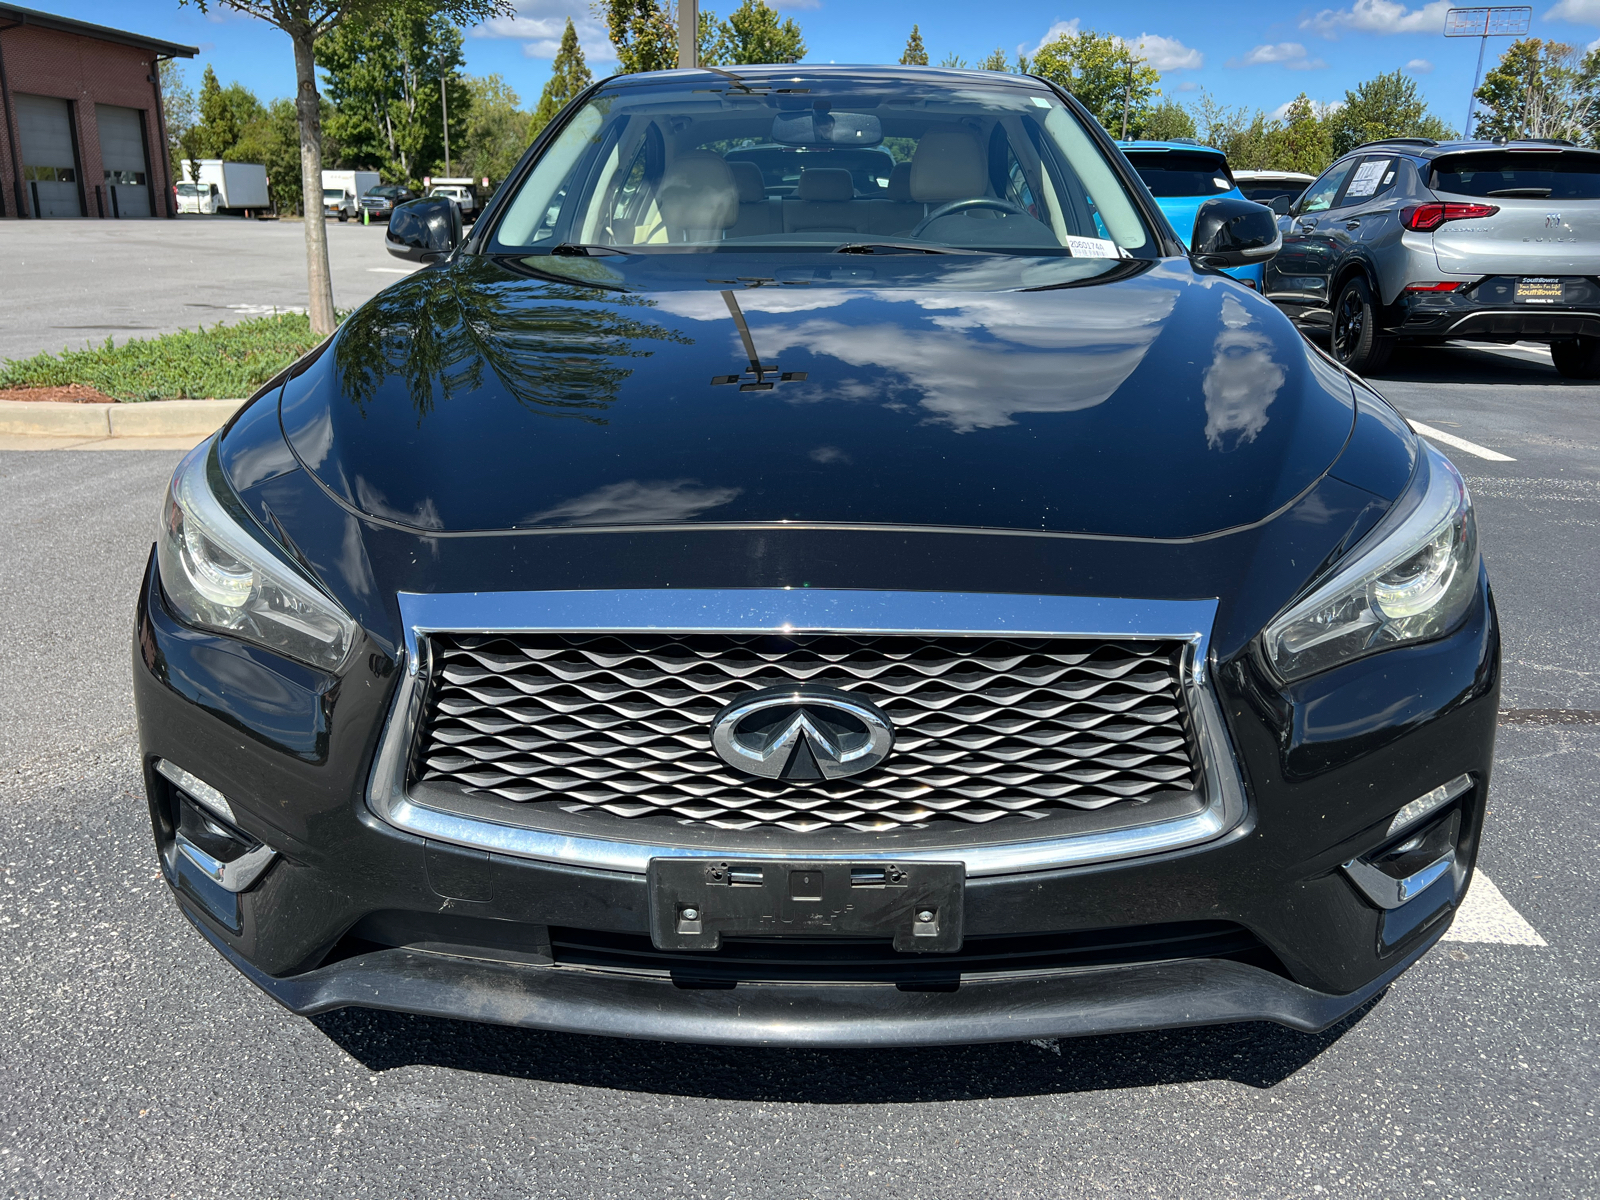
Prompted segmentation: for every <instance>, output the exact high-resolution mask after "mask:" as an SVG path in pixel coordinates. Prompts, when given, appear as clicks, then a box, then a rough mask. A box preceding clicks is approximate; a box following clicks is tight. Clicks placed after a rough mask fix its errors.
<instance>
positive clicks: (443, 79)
mask: <svg viewBox="0 0 1600 1200" xmlns="http://www.w3.org/2000/svg"><path fill="white" fill-rule="evenodd" d="M449 80H450V76H449V75H448V74H446V73H444V72H440V74H439V111H440V112H442V113H443V114H444V177H445V178H446V179H449V178H450V176H452V175H454V174H455V172H454V171H452V170H451V169H450V101H449V100H448V99H446V96H447V94H448V92H449V90H450V89H449V87H448V86H447V85H448V83H449Z"/></svg>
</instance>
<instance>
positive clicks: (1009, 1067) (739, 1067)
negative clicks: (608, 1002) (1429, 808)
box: [312, 995, 1382, 1104]
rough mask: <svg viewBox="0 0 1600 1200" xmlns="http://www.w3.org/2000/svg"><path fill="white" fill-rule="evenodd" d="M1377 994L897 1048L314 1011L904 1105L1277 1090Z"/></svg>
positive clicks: (494, 1060) (701, 1078)
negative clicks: (1172, 1087)
mask: <svg viewBox="0 0 1600 1200" xmlns="http://www.w3.org/2000/svg"><path fill="white" fill-rule="evenodd" d="M1381 999H1382V996H1381V995H1380V996H1378V997H1376V998H1374V999H1373V1000H1371V1001H1369V1002H1368V1003H1367V1004H1365V1005H1363V1006H1362V1007H1361V1008H1359V1009H1357V1010H1356V1011H1355V1012H1354V1013H1352V1014H1351V1015H1350V1016H1348V1017H1346V1018H1345V1019H1344V1020H1342V1021H1340V1022H1338V1023H1337V1024H1335V1025H1332V1026H1330V1027H1329V1028H1328V1029H1325V1030H1323V1031H1322V1032H1321V1033H1300V1032H1298V1031H1296V1030H1292V1029H1286V1028H1284V1027H1283V1026H1280V1025H1271V1024H1267V1023H1264V1022H1251V1023H1247V1024H1235V1025H1214V1026H1208V1027H1205V1028H1199V1029H1170V1030H1159V1031H1155V1032H1149V1033H1124V1034H1113V1035H1108V1036H1103V1037H1084V1038H1061V1039H1053V1038H1052V1039H1043V1040H1040V1041H1032V1042H1006V1043H999V1044H994V1045H982V1046H937V1047H925V1048H915V1049H903V1050H902V1049H896V1050H804V1049H779V1048H765V1047H756V1048H751V1047H730V1046H695V1045H687V1044H683V1043H676V1042H642V1041H627V1040H623V1039H618V1038H603V1037H590V1036H584V1035H581V1034H564V1033H541V1032H539V1031H536V1030H526V1029H512V1028H506V1027H504V1026H495V1025H481V1024H476V1023H473V1022H470V1021H455V1020H449V1019H445V1018H439V1017H418V1016H411V1015H408V1014H404V1013H393V1012H384V1011H380V1010H375V1009H360V1008H346V1009H339V1010H337V1011H335V1012H331V1013H324V1014H322V1015H321V1016H318V1017H314V1018H312V1023H313V1024H314V1025H316V1026H317V1028H319V1029H320V1030H321V1031H322V1032H323V1033H324V1034H325V1035H327V1037H328V1038H329V1039H330V1040H332V1041H333V1042H334V1043H335V1044H336V1045H338V1046H339V1047H340V1049H342V1050H344V1051H345V1052H346V1053H347V1054H349V1055H350V1056H351V1057H352V1058H354V1059H355V1060H356V1061H358V1062H360V1063H361V1064H362V1065H363V1066H365V1067H366V1068H367V1069H368V1070H371V1071H389V1070H394V1069H395V1068H397V1067H409V1066H434V1067H445V1068H448V1069H451V1070H456V1071H471V1072H475V1073H478V1074H485V1075H498V1076H505V1077H509V1078H513V1079H528V1080H537V1081H539V1082H543V1083H561V1084H574V1085H577V1086H580V1087H596V1088H609V1089H612V1090H616V1091H626V1092H648V1093H653V1094H658V1095H673V1096H683V1097H689V1098H696V1099H711V1100H746V1101H748V1100H754V1101H764V1102H774V1103H792V1104H904V1103H927V1102H937V1101H952V1100H989V1099H999V1098H1006V1097H1015V1096H1038V1095H1058V1094H1063V1093H1073V1092H1099V1091H1109V1090H1115V1089H1119V1088H1135V1087H1153V1086H1157V1085H1161V1084H1174V1083H1197V1082H1202V1081H1206V1080H1229V1081H1231V1082H1234V1083H1241V1084H1244V1085H1246V1086H1248V1087H1253V1088H1270V1087H1273V1086H1275V1085H1277V1084H1279V1083H1282V1082H1283V1081H1284V1080H1285V1079H1287V1078H1289V1077H1290V1076H1291V1075H1293V1074H1294V1073H1295V1072H1296V1071H1298V1070H1300V1069H1301V1068H1302V1067H1304V1066H1306V1065H1307V1064H1308V1063H1310V1062H1311V1061H1312V1060H1313V1059H1315V1058H1316V1057H1317V1056H1318V1055H1320V1054H1322V1052H1323V1051H1325V1050H1327V1049H1328V1048H1329V1047H1330V1046H1332V1045H1333V1044H1334V1043H1335V1042H1337V1041H1338V1040H1339V1039H1340V1038H1341V1037H1343V1036H1344V1035H1345V1034H1346V1033H1348V1032H1349V1031H1350V1030H1351V1029H1352V1028H1354V1027H1355V1025H1356V1024H1357V1023H1359V1022H1360V1021H1361V1020H1362V1018H1364V1017H1365V1016H1366V1014H1367V1013H1368V1012H1370V1011H1371V1010H1372V1009H1373V1007H1374V1006H1376V1005H1377V1003H1378V1002H1379V1001H1380V1000H1381Z"/></svg>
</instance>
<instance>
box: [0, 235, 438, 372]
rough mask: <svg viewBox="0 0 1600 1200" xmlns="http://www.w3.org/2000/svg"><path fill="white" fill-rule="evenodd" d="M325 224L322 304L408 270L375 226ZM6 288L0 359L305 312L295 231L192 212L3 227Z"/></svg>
mask: <svg viewBox="0 0 1600 1200" xmlns="http://www.w3.org/2000/svg"><path fill="white" fill-rule="evenodd" d="M327 227H328V262H329V267H330V269H331V271H332V273H333V301H334V304H335V305H337V306H338V307H339V308H341V309H347V308H354V307H356V306H357V305H359V304H361V303H363V302H365V301H367V300H369V299H371V298H372V297H373V296H375V295H376V294H377V293H378V292H380V291H382V290H383V289H384V288H386V287H388V286H389V284H391V283H393V282H394V281H395V280H396V279H398V278H400V277H401V276H402V275H408V274H410V273H411V272H412V271H413V270H415V267H413V266H411V265H410V264H407V263H404V262H402V261H401V260H400V259H397V258H392V257H391V256H390V255H389V253H388V252H387V251H386V250H385V249H384V248H383V231H384V226H383V225H381V224H377V223H374V224H372V225H362V224H360V223H359V222H349V223H346V224H341V223H339V222H338V221H329V222H327ZM219 266H220V267H221V269H219ZM5 290H6V295H7V296H8V297H9V298H10V299H11V300H12V301H13V303H11V304H9V305H7V311H6V319H5V320H4V321H0V359H7V358H24V357H26V356H28V355H32V354H37V353H39V352H40V351H41V350H50V351H57V350H60V349H61V348H62V347H63V346H66V347H70V348H72V349H74V350H77V349H81V348H82V347H83V346H84V345H85V344H86V343H93V344H95V345H100V344H101V343H103V342H104V341H105V340H106V338H108V337H110V338H113V339H115V341H116V342H117V344H118V345H121V344H122V343H123V342H125V341H127V340H129V339H130V338H138V337H152V336H154V335H155V334H158V333H171V332H173V331H175V330H179V329H193V328H194V327H195V326H196V325H215V324H216V323H217V322H219V321H221V322H225V323H227V324H230V325H231V324H233V323H234V322H236V321H242V320H245V319H247V318H249V317H259V316H265V315H267V314H269V313H273V312H284V311H286V310H295V311H299V312H304V311H305V306H306V256H305V226H304V225H302V224H301V223H300V222H299V221H246V220H243V219H241V218H237V217H208V216H192V215H191V216H182V217H179V218H178V219H177V220H175V221H88V220H85V221H13V222H10V223H8V224H7V226H6V264H5ZM21 298H26V299H25V302H24V303H17V302H16V301H18V300H19V299H21Z"/></svg>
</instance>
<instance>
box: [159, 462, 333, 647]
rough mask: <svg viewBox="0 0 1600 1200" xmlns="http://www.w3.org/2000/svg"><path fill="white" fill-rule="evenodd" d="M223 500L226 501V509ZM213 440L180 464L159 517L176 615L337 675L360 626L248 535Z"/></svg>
mask: <svg viewBox="0 0 1600 1200" xmlns="http://www.w3.org/2000/svg"><path fill="white" fill-rule="evenodd" d="M219 497H226V502H224V500H223V499H221V498H219ZM237 506H238V501H237V499H236V498H235V497H234V496H233V493H232V491H231V490H230V489H229V487H228V484H227V481H226V479H224V478H223V476H222V469H221V467H220V466H218V465H217V464H216V462H215V460H214V457H213V455H212V441H211V440H207V441H205V442H202V443H201V444H200V445H199V446H197V447H196V448H195V449H193V450H191V451H190V452H189V454H188V455H187V456H186V457H185V458H184V460H183V461H182V462H181V463H179V464H178V469H177V471H175V472H174V473H173V476H172V484H171V486H170V487H168V489H167V500H166V505H165V507H164V508H163V510H162V513H161V530H160V536H159V537H158V539H157V541H156V557H157V561H158V562H159V564H160V568H161V586H162V590H163V591H164V592H165V594H166V597H167V600H168V602H169V603H170V604H171V606H172V608H173V610H174V611H175V612H176V613H177V615H178V616H179V617H181V618H182V619H183V620H184V621H186V622H188V623H189V624H190V625H197V626H199V627H200V628H202V629H211V630H215V631H216V632H218V633H226V634H230V635H232V636H233V637H237V638H243V639H244V640H245V641H247V642H254V643H256V644H257V645H258V646H265V647H266V648H267V649H268V650H272V651H274V652H276V653H278V654H282V655H283V656H284V657H286V658H293V659H297V660H299V661H300V662H303V663H307V664H309V665H311V666H313V667H319V668H321V669H322V670H324V671H337V670H338V669H339V667H340V666H341V665H342V664H343V663H344V660H345V658H346V657H347V656H348V655H349V653H350V647H351V646H352V645H354V644H355V640H356V623H355V621H353V620H352V619H351V618H350V616H349V614H348V613H346V612H345V611H344V610H343V609H342V608H340V607H339V605H338V604H337V603H335V602H334V601H333V600H332V599H330V598H329V597H328V596H327V594H326V593H324V592H323V591H322V589H321V588H319V587H318V586H317V585H316V584H314V583H312V582H311V580H309V579H308V578H306V577H305V576H304V575H302V574H301V573H300V572H299V571H297V570H296V569H295V568H293V567H291V566H290V565H289V564H288V563H286V562H284V561H283V560H282V559H281V558H279V557H278V555H276V554H275V553H273V551H271V550H269V549H267V547H266V546H265V545H264V544H263V543H262V542H261V540H260V539H259V538H258V537H257V535H255V534H254V533H252V532H250V530H249V529H248V527H247V526H248V523H249V517H247V516H246V515H245V514H244V513H243V512H242V511H238V512H237V513H233V512H230V511H229V509H230V508H235V509H237Z"/></svg>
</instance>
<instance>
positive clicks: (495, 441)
mask: <svg viewBox="0 0 1600 1200" xmlns="http://www.w3.org/2000/svg"><path fill="white" fill-rule="evenodd" d="M646 257H649V258H658V257H659V258H663V259H666V258H671V259H674V260H675V261H674V262H671V263H666V264H664V265H663V264H654V265H652V264H645V263H643V262H642V261H641V260H643V259H644V258H646ZM828 257H829V259H830V260H831V262H838V261H839V260H838V259H837V258H835V257H834V256H828ZM750 262H751V260H743V261H742V263H741V262H735V263H733V264H731V265H732V268H733V269H731V270H730V269H728V268H729V266H730V264H729V263H728V262H727V261H726V260H725V259H724V256H722V255H717V256H711V255H681V256H640V259H637V260H635V259H630V260H619V259H616V258H607V259H583V258H577V259H550V258H538V259H526V260H517V261H511V260H501V259H491V258H487V257H476V256H474V257H464V258H462V259H459V260H458V261H456V262H455V263H452V264H449V265H446V266H441V267H438V268H434V269H430V270H425V271H421V272H419V273H417V274H416V275H414V276H412V277H411V278H409V279H407V280H404V281H402V282H401V283H399V284H397V285H395V286H393V287H391V288H389V289H388V290H387V291H385V292H384V293H382V294H380V295H379V296H378V297H376V298H375V299H374V300H372V301H370V302H369V303H368V304H367V305H365V306H363V307H362V308H361V309H360V310H358V311H357V312H356V313H355V314H353V315H352V316H351V317H350V318H349V319H348V320H347V321H346V322H345V324H344V325H343V327H342V328H341V330H340V332H339V333H338V335H337V336H336V337H335V338H334V339H332V340H331V342H330V343H329V344H328V345H327V346H326V347H325V348H324V350H323V352H321V353H319V354H318V355H317V357H316V358H315V359H314V360H312V361H309V362H307V363H303V364H301V366H300V368H299V369H298V373H297V374H295V375H294V376H293V377H292V378H290V379H289V381H288V382H287V383H286V384H285V386H284V390H283V393H282V397H281V402H280V403H281V408H280V411H281V416H282V423H283V429H284V433H285V436H286V437H287V439H288V441H289V444H290V446H291V447H292V448H293V450H294V452H295V455H296V456H297V458H298V459H299V460H300V462H301V463H302V464H303V465H304V466H305V467H306V468H307V469H309V470H310V471H311V472H313V473H314V474H315V475H316V477H317V478H318V479H319V480H320V481H321V482H322V484H323V485H324V486H326V487H327V488H328V489H329V490H330V491H331V492H332V493H333V494H334V495H335V496H336V497H337V498H338V499H339V500H341V501H342V502H343V503H345V504H346V505H348V506H351V507H353V508H355V509H357V510H359V511H361V512H364V513H366V514H368V515H370V516H371V517H374V518H377V519H379V520H381V521H384V522H387V523H394V524H398V525H401V526H405V527H409V528H412V529H417V530H422V531H469V530H502V529H519V528H527V529H534V528H558V527H560V528H569V527H588V528H596V527H611V528H618V527H639V526H654V525H663V524H681V523H694V524H698V525H704V524H712V525H725V524H749V523H792V522H803V523H822V524H833V523H837V524H845V525H857V524H868V525H893V526H907V527H924V528H926V527H946V528H948V527H979V528H991V529H1014V530H1023V531H1031V532H1039V531H1049V532H1062V533H1078V534H1098V535H1106V536H1124V537H1148V538H1189V537H1195V536H1198V535H1202V534H1207V533H1211V532H1215V531H1218V530H1223V529H1228V528H1233V527H1237V526H1241V525H1245V524H1249V523H1251V522H1254V521H1257V520H1260V519H1262V518H1264V517H1266V516H1268V515H1269V514H1271V513H1273V512H1275V511H1277V510H1278V509H1280V508H1282V507H1283V506H1284V505H1286V504H1288V503H1290V502H1291V501H1293V500H1294V499H1295V498H1296V497H1297V496H1298V495H1300V494H1301V493H1303V492H1304V491H1305V490H1306V489H1307V488H1308V487H1310V486H1311V485H1312V484H1314V483H1315V482H1316V480H1317V479H1318V478H1319V477H1320V476H1321V475H1322V474H1323V473H1324V472H1325V471H1326V470H1327V468H1328V466H1329V464H1330V463H1332V461H1333V460H1334V458H1335V457H1337V455H1338V454H1339V452H1340V449H1341V448H1342V446H1343V445H1344V443H1345V441H1346V440H1347V438H1348V437H1349V434H1350V430H1351V426H1352V421H1353V419H1354V404H1353V399H1352V392H1351V388H1350V385H1349V382H1348V380H1346V379H1345V378H1344V377H1343V376H1342V375H1340V374H1339V373H1338V372H1337V371H1336V370H1335V369H1334V368H1332V367H1331V366H1330V365H1328V364H1326V363H1324V362H1323V360H1322V359H1321V358H1320V357H1319V356H1317V355H1315V354H1313V353H1311V352H1310V351H1309V350H1308V348H1307V347H1306V345H1305V344H1304V342H1303V341H1302V339H1301V338H1300V336H1299V335H1298V334H1297V333H1296V332H1295V330H1294V329H1293V327H1292V326H1291V325H1290V324H1289V322H1288V321H1287V320H1286V319H1285V318H1283V317H1282V316H1281V315H1280V314H1279V313H1278V312H1277V311H1276V310H1275V309H1274V308H1273V307H1272V305H1271V304H1269V303H1267V302H1266V301H1264V300H1262V299H1261V298H1260V297H1258V296H1256V295H1255V294H1253V293H1251V292H1249V291H1247V290H1246V289H1244V288H1242V287H1240V286H1238V285H1237V284H1235V283H1232V282H1230V281H1229V280H1227V279H1225V278H1223V277H1221V276H1218V275H1214V274H1211V273H1208V272H1201V271H1197V270H1196V269H1195V268H1193V267H1192V266H1191V265H1190V264H1188V263H1187V262H1186V261H1185V260H1181V259H1176V260H1166V261H1163V262H1158V263H1149V262H1131V263H1130V262H1120V263H1119V262H1112V261H1108V260H1060V259H1058V260H1028V261H1027V262H1026V263H1021V264H1019V263H1017V262H1015V261H1013V260H1006V259H1002V258H995V257H991V256H971V257H968V256H955V255H951V256H927V257H923V256H916V257H915V259H914V260H913V261H910V262H907V261H905V259H904V258H903V257H902V256H895V261H894V262H892V263H885V264H884V266H882V267H879V266H877V264H874V265H873V266H863V267H856V266H854V265H851V266H848V267H837V268H834V267H829V268H825V270H827V271H828V274H827V275H826V276H824V275H823V273H822V271H821V270H818V271H812V270H811V269H810V268H808V269H807V270H806V272H805V273H803V274H796V273H794V272H790V273H789V274H790V275H794V278H792V279H790V278H784V277H782V273H781V272H775V273H774V274H777V275H779V276H780V277H779V278H773V277H771V276H764V275H762V274H760V273H759V271H758V269H751V268H750V266H749V264H750ZM614 264H620V265H614ZM1030 264H1031V265H1030ZM760 265H761V264H760V262H759V260H756V268H759V267H760ZM766 269H767V270H768V271H771V268H770V266H768V267H767V268H766ZM561 273H565V275H564V276H563V274H561ZM724 274H725V275H726V276H727V277H726V278H712V279H710V280H708V279H707V278H706V277H707V276H708V275H710V276H720V275H724ZM878 275H882V276H883V278H878V277H877V276H878ZM691 277H692V278H691ZM1041 279H1043V280H1045V282H1044V283H1042V284H1041V283H1040V282H1039V281H1040V280H1041ZM752 359H755V360H757V361H756V362H754V363H753V362H752ZM757 367H759V373H758V370H757Z"/></svg>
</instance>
